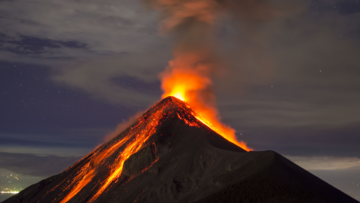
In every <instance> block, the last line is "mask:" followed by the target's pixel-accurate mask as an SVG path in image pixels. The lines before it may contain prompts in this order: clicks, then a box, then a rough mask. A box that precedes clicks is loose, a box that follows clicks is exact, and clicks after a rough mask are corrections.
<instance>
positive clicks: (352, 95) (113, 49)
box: [0, 0, 360, 128]
mask: <svg viewBox="0 0 360 203" xmlns="http://www.w3.org/2000/svg"><path fill="white" fill-rule="evenodd" d="M264 2H266V1H264ZM271 2H273V3H274V2H275V1H271ZM279 2H280V3H281V2H282V3H284V1H278V3H279ZM345 3H346V5H350V3H351V1H350V0H347V1H346V2H345ZM285 4H286V5H287V4H288V3H285ZM285 4H284V5H285ZM0 5H1V6H0V12H1V13H2V18H1V20H0V25H1V26H2V27H6V29H2V30H1V31H0V35H1V40H2V41H1V42H0V59H1V60H6V61H16V62H23V63H35V64H45V65H48V66H49V67H51V68H53V69H54V71H52V73H54V74H53V75H52V76H51V78H52V79H53V81H54V82H56V83H57V84H60V85H64V86H67V87H70V88H74V89H78V90H81V91H84V92H86V93H88V94H89V95H91V96H93V98H96V99H100V100H104V101H109V102H110V103H113V104H117V105H118V104H120V105H127V106H133V107H136V108H144V107H147V106H148V105H149V104H151V103H153V102H155V101H156V100H158V99H159V96H160V94H161V93H159V92H155V93H154V92H151V91H144V88H143V87H146V86H151V87H154V88H153V89H156V85H157V84H158V74H159V73H160V72H161V71H162V70H163V69H164V68H165V67H166V66H167V61H168V60H169V59H170V54H171V51H170V45H169V39H167V38H165V37H164V36H160V35H159V34H158V25H157V24H158V21H157V17H156V15H157V14H156V13H155V12H152V11H149V10H146V9H144V8H143V6H142V5H141V3H140V1H128V0H120V1H112V0H106V1H102V2H97V1H94V0H90V1H86V2H83V1H76V2H74V1H70V0H64V1H45V0H31V1H27V2H23V1H20V0H13V1H0ZM344 5H345V4H344V3H341V2H340V1H335V0H334V1H331V2H327V1H319V2H317V4H316V5H315V4H311V5H310V6H309V7H308V8H307V10H306V7H303V6H302V7H301V8H302V9H303V10H300V11H303V12H300V11H296V12H293V13H295V14H296V15H290V16H287V17H286V18H273V19H272V20H271V21H268V22H263V21H261V23H259V22H258V23H254V24H253V25H252V26H249V25H246V24H242V23H240V24H239V22H238V21H236V20H235V19H232V18H226V17H224V18H222V19H219V20H218V21H216V23H218V26H219V28H218V31H219V33H218V36H219V39H218V40H219V41H220V43H219V44H220V46H219V47H216V48H217V51H218V52H219V53H220V54H221V55H222V56H223V58H224V59H225V60H224V66H223V67H221V68H219V71H218V72H217V73H216V74H217V76H218V77H217V78H216V80H215V85H214V87H215V90H216V91H215V93H216V96H217V98H218V104H219V106H220V112H221V115H222V117H223V120H226V121H228V122H229V123H230V124H232V125H235V126H236V127H239V128H240V127H241V128H242V127H254V126H271V127H274V128H276V127H278V128H288V127H301V126H307V127H309V126H311V127H318V128H331V127H344V126H354V125H358V123H359V122H360V112H359V111H360V110H359V108H358V103H360V97H359V96H358V92H357V90H358V89H359V88H360V82H359V81H360V69H359V68H358V67H359V65H360V59H359V57H358V53H359V52H360V48H359V47H360V46H359V45H360V40H359V36H360V35H359V30H358V26H359V22H358V19H359V17H360V13H359V12H356V11H355V10H354V9H352V10H351V9H350V10H349V8H351V5H352V6H354V5H353V4H351V5H350V6H344ZM276 6H278V7H279V8H281V7H282V6H281V4H276ZM334 6H335V8H334ZM259 9H265V8H264V7H263V6H262V7H259ZM338 9H340V10H341V12H338ZM18 13H21V15H18ZM285 14H287V13H285ZM285 14H281V15H280V16H284V15H285ZM248 15H251V14H248ZM267 15H270V16H275V17H277V13H267ZM251 16H252V15H251ZM254 16H255V18H251V19H255V20H254V21H255V22H257V20H256V19H257V18H259V19H261V18H262V16H261V15H260V16H259V17H256V15H255V14H254ZM240 18H241V16H240ZM29 39H31V40H32V41H34V40H35V41H36V40H37V42H39V46H37V45H36V46H35V47H40V48H41V49H38V50H35V49H34V47H31V43H32V41H31V40H30V42H29ZM71 43H75V44H78V45H81V46H74V44H71ZM320 71H321V72H320ZM127 78H133V79H134V80H137V81H139V83H141V84H139V85H134V86H133V87H135V88H129V86H124V85H121V84H119V82H117V81H127ZM115 79H116V80H117V81H115ZM145 89H146V88H145ZM146 90H147V89H146Z"/></svg>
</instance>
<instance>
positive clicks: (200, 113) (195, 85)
mask: <svg viewBox="0 0 360 203" xmlns="http://www.w3.org/2000/svg"><path fill="white" fill-rule="evenodd" d="M203 57H204V55H203V53H202V52H188V53H177V54H176V57H175V59H174V60H172V61H170V62H169V66H168V67H167V69H166V70H165V71H164V72H163V73H161V75H160V77H161V82H162V85H161V87H162V89H163V91H164V94H163V95H162V98H165V97H168V96H174V97H176V98H178V99H180V100H182V101H185V102H187V103H188V104H189V105H190V107H191V108H192V109H193V110H194V111H195V112H196V115H194V116H195V117H196V118H197V119H199V120H200V121H201V122H202V123H204V124H205V125H207V126H208V127H209V128H211V129H213V130H214V131H215V132H217V133H219V134H220V135H222V136H223V137H224V138H226V139H227V140H228V141H230V142H232V143H234V144H236V145H237V146H239V147H241V148H242V149H244V150H246V151H252V150H253V149H251V148H250V147H248V146H247V145H246V143H245V142H244V141H239V140H237V138H236V135H235V130H234V129H233V128H231V127H230V126H227V125H225V124H223V123H222V122H221V121H220V117H219V112H218V110H217V109H216V107H215V104H214V100H215V97H214V95H213V94H212V92H211V91H210V90H209V88H210V87H211V85H212V81H211V79H210V77H209V70H210V67H209V66H210V65H208V64H205V63H200V61H202V59H203ZM208 101H211V103H210V104H209V102H208Z"/></svg>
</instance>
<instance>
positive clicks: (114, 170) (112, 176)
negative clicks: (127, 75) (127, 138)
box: [89, 111, 162, 202]
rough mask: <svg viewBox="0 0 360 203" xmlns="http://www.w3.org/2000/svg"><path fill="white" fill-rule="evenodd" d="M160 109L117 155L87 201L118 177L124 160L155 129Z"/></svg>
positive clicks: (141, 144)
mask: <svg viewBox="0 0 360 203" xmlns="http://www.w3.org/2000/svg"><path fill="white" fill-rule="evenodd" d="M161 114H162V111H156V113H155V116H154V117H155V118H152V119H151V120H150V121H148V123H147V124H146V127H145V129H143V130H141V131H140V133H139V134H138V135H136V138H135V139H134V140H133V141H132V142H131V143H129V144H128V145H127V146H126V148H125V149H124V151H122V153H121V154H120V156H119V157H118V160H117V163H116V164H115V166H112V170H111V173H110V175H109V176H108V178H106V180H105V181H104V182H103V183H102V186H101V187H100V189H99V190H98V191H97V192H96V194H95V195H94V196H93V197H92V198H91V199H90V200H89V202H93V201H95V200H96V199H97V198H98V197H99V196H100V195H101V194H102V193H103V192H104V191H105V190H106V189H107V188H108V186H109V185H110V184H111V183H112V182H114V180H116V179H117V178H119V177H120V175H121V172H122V170H123V166H124V162H125V161H126V160H127V159H128V158H129V157H130V156H131V155H133V154H135V153H136V152H138V151H139V150H140V149H142V147H143V145H144V143H145V142H146V141H147V140H148V139H149V138H150V137H151V135H152V134H153V133H155V131H156V127H157V126H158V123H159V120H160V118H161Z"/></svg>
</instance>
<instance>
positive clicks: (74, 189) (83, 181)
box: [60, 136, 131, 203]
mask: <svg viewBox="0 0 360 203" xmlns="http://www.w3.org/2000/svg"><path fill="white" fill-rule="evenodd" d="M130 138H131V136H128V137H125V138H124V139H122V140H120V141H119V142H116V143H115V144H113V145H112V146H111V147H110V148H108V149H105V150H103V151H98V152H97V154H95V155H94V157H93V158H92V160H91V162H88V163H87V164H85V165H84V166H83V167H82V168H81V170H80V172H79V173H78V174H77V175H76V176H75V177H74V178H73V180H72V182H71V184H70V185H68V186H67V187H66V189H70V188H71V190H70V192H69V193H68V194H67V195H66V196H65V198H64V199H62V200H61V202H60V203H66V202H67V201H69V200H70V199H72V198H73V197H74V196H75V195H76V194H78V193H79V192H80V191H81V190H82V189H83V188H84V187H85V186H86V185H87V184H88V183H89V182H90V181H91V180H92V178H93V177H94V176H95V167H97V166H99V165H100V162H102V161H104V160H105V159H106V158H108V157H109V156H110V155H111V154H112V153H114V152H115V151H116V150H117V149H119V147H121V146H122V145H123V144H124V143H125V142H126V141H128V140H129V139H130Z"/></svg>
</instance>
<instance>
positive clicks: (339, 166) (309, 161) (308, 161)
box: [286, 156, 360, 170]
mask: <svg viewBox="0 0 360 203" xmlns="http://www.w3.org/2000/svg"><path fill="white" fill-rule="evenodd" d="M286 158H288V159H290V160H291V161H293V162H295V163H296V164H297V165H299V166H301V167H302V168H304V169H306V170H345V169H351V168H356V167H360V159H359V158H357V157H327V156H318V157H317V156H314V157H303V156H286Z"/></svg>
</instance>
